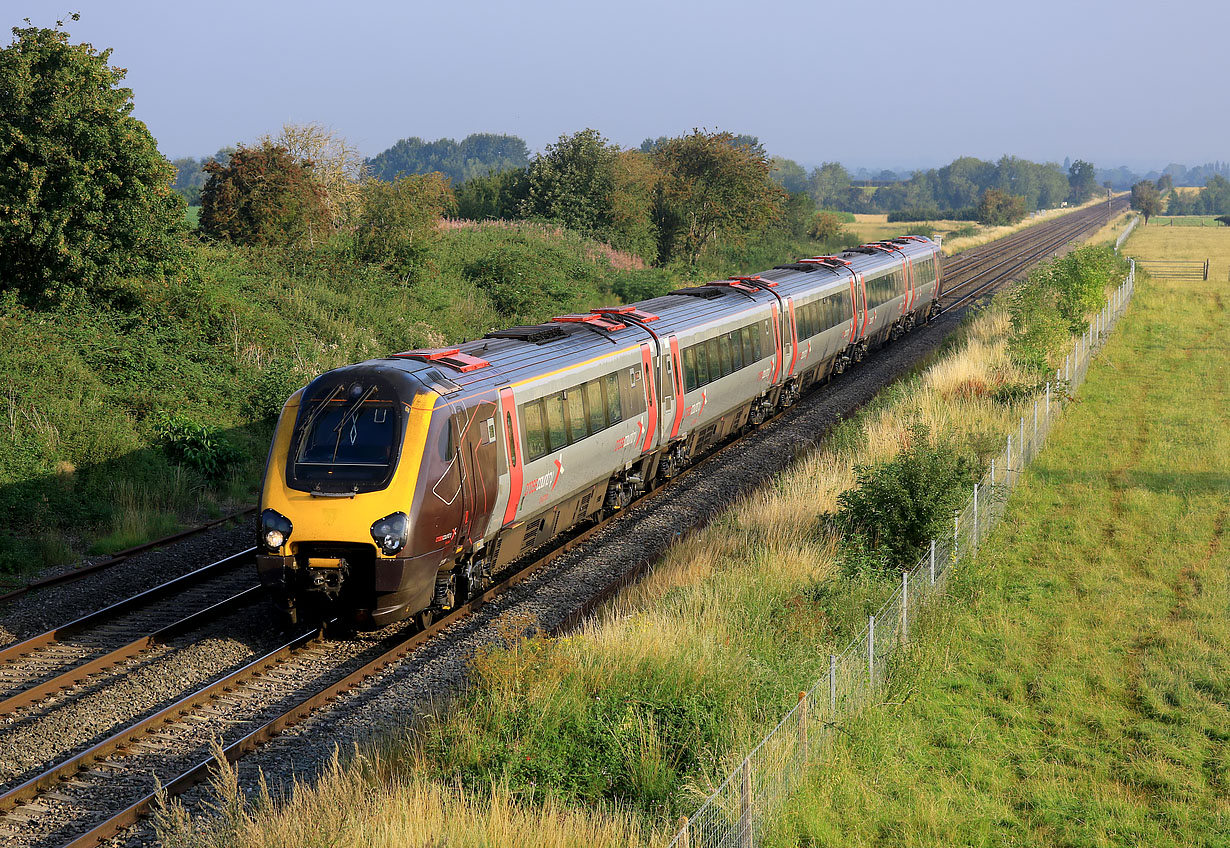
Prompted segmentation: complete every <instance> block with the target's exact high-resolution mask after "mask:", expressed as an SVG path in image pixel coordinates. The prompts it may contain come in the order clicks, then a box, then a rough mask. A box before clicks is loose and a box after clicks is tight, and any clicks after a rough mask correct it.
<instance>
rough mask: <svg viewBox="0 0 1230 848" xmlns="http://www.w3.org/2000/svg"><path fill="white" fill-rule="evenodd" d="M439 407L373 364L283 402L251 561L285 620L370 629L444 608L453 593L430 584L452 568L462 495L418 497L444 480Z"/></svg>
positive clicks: (394, 371) (410, 377) (423, 390)
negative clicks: (332, 621)
mask: <svg viewBox="0 0 1230 848" xmlns="http://www.w3.org/2000/svg"><path fill="white" fill-rule="evenodd" d="M437 400H439V395H438V394H437V393H436V392H434V391H432V390H431V388H429V387H428V386H427V385H426V384H424V383H423V382H422V381H421V380H419V379H418V378H416V377H415V375H414V374H413V373H410V372H408V371H407V370H406V369H405V368H402V367H399V364H398V363H391V362H388V361H387V360H386V361H379V360H377V361H371V362H367V363H360V364H358V365H353V366H348V367H345V368H338V369H335V370H333V371H329V372H327V373H325V374H323V375H321V376H320V377H318V378H317V379H316V380H314V381H313V382H312V383H311V384H309V385H308V386H307V387H305V388H304V389H302V390H301V391H299V392H297V393H295V395H293V396H292V397H291V398H290V400H289V401H287V403H286V406H285V408H284V409H283V410H282V415H281V417H280V418H279V420H278V425H277V431H276V433H275V435H274V441H273V446H272V448H271V450H270V453H269V460H268V465H267V468H266V471H265V480H264V486H263V488H262V492H261V499H260V509H261V515H260V551H259V554H258V556H257V558H256V559H257V569H258V571H259V574H260V578H261V582H262V584H263V585H264V586H265V587H266V589H267V590H268V591H269V594H270V596H271V597H272V599H273V601H274V602H275V604H276V605H277V606H278V607H279V608H280V610H281V611H282V613H283V614H284V616H285V619H286V620H287V621H288V622H289V623H295V622H300V621H302V622H315V621H321V620H326V619H329V618H332V617H334V616H340V617H341V618H343V619H344V620H345V623H347V624H352V625H355V626H358V627H363V628H370V627H379V626H382V625H384V624H387V623H389V622H392V621H397V620H399V619H402V618H407V617H409V616H411V615H415V614H420V615H422V614H424V612H425V611H426V610H428V609H429V608H434V609H440V608H445V609H447V608H448V607H450V606H451V605H452V604H453V602H454V598H453V597H452V596H451V594H450V592H452V591H453V588H454V587H453V586H452V584H451V583H450V582H449V581H441V580H440V579H439V578H440V577H441V572H442V571H443V572H444V573H445V574H449V573H450V572H451V571H452V569H453V567H454V559H455V557H454V556H453V555H452V554H453V548H452V546H451V545H450V544H449V543H450V542H451V541H452V540H451V539H448V538H446V536H447V534H448V533H449V529H450V528H455V527H456V526H457V525H458V523H459V520H458V519H459V516H456V515H453V514H452V513H453V512H456V511H458V510H460V509H461V503H460V499H457V500H456V501H455V503H453V504H449V503H446V502H445V501H444V500H443V499H441V498H438V497H435V498H425V497H424V495H425V492H424V483H423V481H424V480H426V479H428V478H430V479H433V480H440V479H441V478H442V477H447V476H448V467H447V466H448V461H447V456H448V455H449V454H450V453H451V451H450V450H449V446H448V440H449V436H448V425H447V419H446V418H443V417H441V416H437V418H441V419H442V420H439V421H437V422H436V424H435V426H433V423H432V411H433V409H434V407H435V405H436V402H437ZM437 443H438V444H437ZM425 501H430V503H428V504H426V505H425ZM441 582H443V586H442V587H441V586H440V585H438V584H440V583H441Z"/></svg>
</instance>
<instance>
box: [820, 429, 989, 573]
mask: <svg viewBox="0 0 1230 848" xmlns="http://www.w3.org/2000/svg"><path fill="white" fill-rule="evenodd" d="M905 442H906V443H905V445H904V446H903V447H902V449H901V451H900V452H899V453H898V454H897V456H895V457H893V458H892V459H891V460H889V461H887V462H883V463H880V464H878V465H858V466H855V469H854V476H855V481H856V482H855V485H854V486H853V487H852V488H850V489H847V490H846V491H844V492H842V493H841V494H840V495H839V496H838V498H837V504H838V507H837V511H836V512H833V513H829V514H827V515H826V516H825V517H824V520H825V521H826V523H827V524H828V526H829V527H830V528H832V529H834V530H836V531H838V532H839V533H840V534H841V536H842V538H843V546H842V553H841V555H842V561H843V566H844V569H845V571H846V572H847V573H857V572H860V571H864V570H867V569H871V570H874V571H893V570H896V569H899V568H908V567H911V566H913V565H914V562H915V560H916V559H917V558H918V556H919V554H920V553H921V552H922V550H923V548H924V546H926V545H927V544H928V543H929V542H930V541H931V540H932V539H936V538H939V537H941V536H943V535H944V534H947V533H950V532H951V529H952V513H953V510H954V509H956V508H957V507H959V506H960V504H961V502H962V500H963V499H964V497H965V492H966V489H967V487H968V486H969V485H972V483H973V480H974V476H975V472H976V470H977V461H976V460H975V459H974V458H973V456H972V455H971V454H968V453H965V452H964V451H962V450H961V449H959V448H958V447H957V444H956V442H955V441H953V440H951V439H947V438H943V437H939V436H936V437H934V438H933V437H932V436H931V434H930V432H929V431H928V430H927V428H926V427H925V426H923V425H921V424H915V425H913V426H912V427H911V428H910V429H909V431H908V432H907V434H906V439H905Z"/></svg>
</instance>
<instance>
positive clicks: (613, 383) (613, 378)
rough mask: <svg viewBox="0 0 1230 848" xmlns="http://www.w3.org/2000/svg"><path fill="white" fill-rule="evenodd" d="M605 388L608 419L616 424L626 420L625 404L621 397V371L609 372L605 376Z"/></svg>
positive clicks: (611, 424) (612, 424)
mask: <svg viewBox="0 0 1230 848" xmlns="http://www.w3.org/2000/svg"><path fill="white" fill-rule="evenodd" d="M603 388H604V389H605V390H606V420H607V423H608V425H610V426H614V425H616V424H618V423H619V422H620V421H623V420H624V410H623V404H622V403H621V402H620V399H619V373H618V372H616V373H614V374H607V375H606V377H604V378H603Z"/></svg>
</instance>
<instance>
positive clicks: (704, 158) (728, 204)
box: [653, 130, 786, 265]
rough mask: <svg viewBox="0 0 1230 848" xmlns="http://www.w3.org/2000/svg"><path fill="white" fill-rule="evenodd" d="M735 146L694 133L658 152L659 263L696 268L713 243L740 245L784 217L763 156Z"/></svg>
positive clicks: (724, 136)
mask: <svg viewBox="0 0 1230 848" xmlns="http://www.w3.org/2000/svg"><path fill="white" fill-rule="evenodd" d="M734 141H735V137H734V136H732V135H731V134H730V133H724V132H717V133H706V132H702V131H700V130H693V131H692V133H691V134H690V135H686V136H683V137H682V138H672V139H669V140H667V141H666V142H665V143H664V144H661V145H659V146H658V147H657V149H655V150H654V153H653V157H654V162H655V163H656V164H657V168H658V171H659V172H660V173H661V181H660V183H659V185H658V189H657V194H656V197H655V201H654V216H655V222H656V224H657V226H658V234H659V246H660V247H659V252H658V261H659V262H661V263H666V262H669V261H671V260H672V259H676V258H684V257H686V258H687V260H688V261H689V262H690V263H691V264H693V265H694V264H696V261H697V260H698V259H699V258H700V254H701V252H702V251H703V250H704V249H705V248H706V247H707V246H708V245H710V244H711V243H713V242H714V241H715V240H717V239H720V238H726V239H729V240H731V241H733V242H736V243H737V242H740V241H742V240H743V239H744V238H745V237H746V236H747V235H748V234H749V233H753V232H758V231H759V230H761V229H762V228H763V227H765V226H766V225H767V224H769V223H770V222H772V221H774V220H776V219H777V218H778V217H779V216H780V215H781V211H782V204H783V203H784V202H785V199H786V193H785V192H784V191H783V190H782V189H781V187H780V186H778V185H777V184H776V183H774V182H773V179H772V177H771V176H770V165H769V160H768V159H767V158H766V157H765V155H764V151H763V150H762V149H761V148H760V147H759V146H751V145H735V144H733V143H732V142H734Z"/></svg>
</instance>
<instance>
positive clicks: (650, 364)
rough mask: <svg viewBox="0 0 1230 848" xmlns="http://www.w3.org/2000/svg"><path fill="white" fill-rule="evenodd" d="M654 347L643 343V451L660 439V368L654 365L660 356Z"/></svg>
mask: <svg viewBox="0 0 1230 848" xmlns="http://www.w3.org/2000/svg"><path fill="white" fill-rule="evenodd" d="M654 347H656V345H650V343H649V342H642V343H641V373H642V374H643V375H644V378H645V379H644V390H645V441H644V443H643V444H642V445H641V452H642V453H648V452H649V451H650V450H651V449H652V448H653V447H654V445H655V444H656V443H657V441H658V440H657V438H656V436H657V435H658V388H657V384H658V381H657V380H656V379H655V372H656V371H657V370H658V368H657V367H655V365H654V363H655V361H657V359H658V357H657V356H655V355H654V350H653V349H654Z"/></svg>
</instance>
